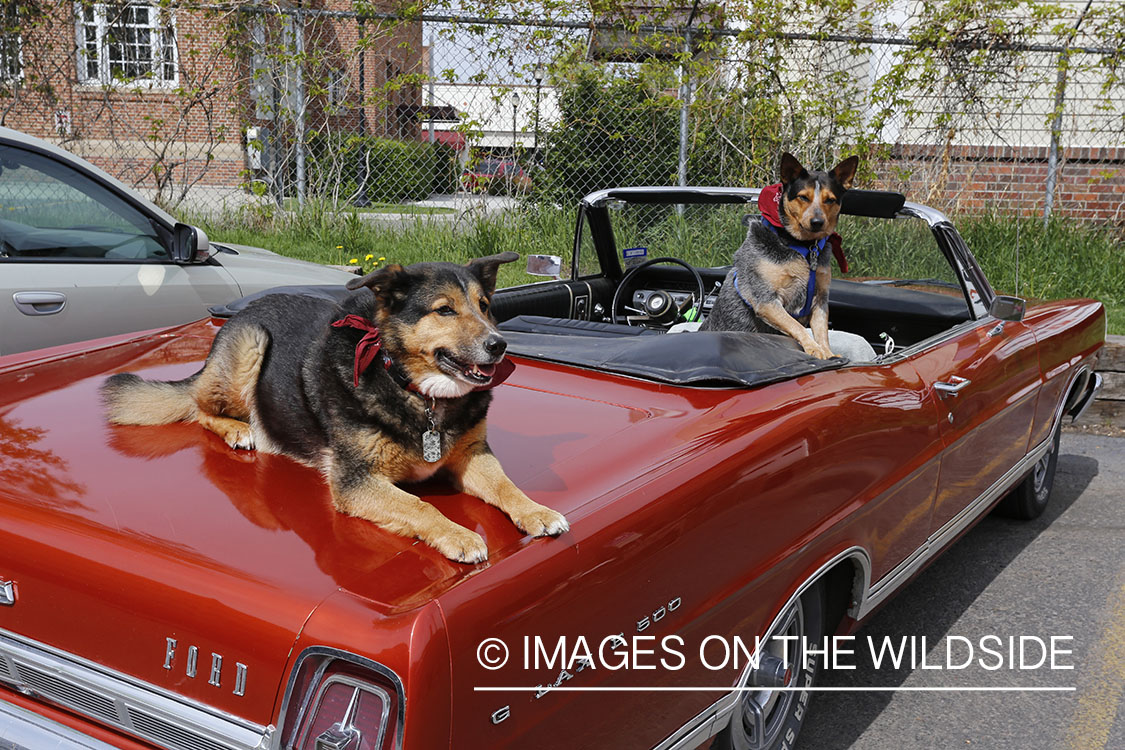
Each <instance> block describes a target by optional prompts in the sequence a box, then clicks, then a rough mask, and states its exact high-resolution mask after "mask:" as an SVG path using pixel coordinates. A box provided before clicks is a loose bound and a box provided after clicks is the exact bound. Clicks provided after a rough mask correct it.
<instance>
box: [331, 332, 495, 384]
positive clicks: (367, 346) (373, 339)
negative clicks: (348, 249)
mask: <svg viewBox="0 0 1125 750" xmlns="http://www.w3.org/2000/svg"><path fill="white" fill-rule="evenodd" d="M332 327H333V328H355V329H356V330H357V331H364V334H363V338H361V339H360V340H359V343H358V344H356V345H355V365H354V367H353V372H354V375H355V378H354V385H355V387H356V388H358V387H359V376H360V375H362V374H363V372H364V371H365V370H366V369H367V368H368V367H369V366H370V365H371V363H372V362H373V361H374V360H375V355H377V354H379V352H380V350H381V349H382V348H383V342H382V340H380V338H379V329H378V328H376V327H375V326H374V325H372V324H371V323H370V322H369V321H368V320H366V319H365V318H361V317H360V316H358V315H345V316H344V317H343V318H341V319H340V320H336V321H333V322H332ZM392 364H393V363H392V361H391V358H390V357H388V356H387V353H386V352H383V368H384V369H386V370H390V369H391V365H392ZM515 369H516V363H515V362H513V361H512V360H510V359H508V358H507V357H504V359H502V360H500V361H499V362H497V363H496V370H495V371H494V372H493V373H492V380H490V381H489V382H488V384H487V385H478V386H477V387H476V388H474V389H473V390H474V391H487V390H488V389H490V388H495V387H496V386H498V385H500V384H501V383H503V382H504V381H505V380H507V379H508V377H509V376H511V374H512V372H513V371H514V370H515ZM403 387H404V388H406V389H407V390H410V391H415V392H417V390H418V389H417V388H416V387H415V386H414V384H413V383H410V382H407V384H406V385H405V386H403Z"/></svg>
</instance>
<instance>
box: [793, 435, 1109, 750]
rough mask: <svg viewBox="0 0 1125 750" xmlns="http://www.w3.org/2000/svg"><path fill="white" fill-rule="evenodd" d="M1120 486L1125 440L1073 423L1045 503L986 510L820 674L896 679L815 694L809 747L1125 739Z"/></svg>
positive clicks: (832, 749)
mask: <svg viewBox="0 0 1125 750" xmlns="http://www.w3.org/2000/svg"><path fill="white" fill-rule="evenodd" d="M1123 496H1125V438H1120V437H1103V436H1099V435H1091V434H1078V433H1064V434H1063V438H1062V444H1061V449H1060V454H1059V462H1058V470H1057V473H1056V476H1055V487H1054V492H1053V494H1052V497H1051V503H1050V505H1049V506H1048V509H1047V511H1046V513H1045V514H1044V515H1043V516H1042V517H1041V518H1039V519H1037V520H1035V521H1025V522H1020V521H1012V520H1009V519H1004V518H998V517H995V516H988V517H986V518H984V519H983V520H982V521H981V522H980V523H979V524H978V525H977V526H976V527H975V528H974V529H973V530H972V531H970V532H969V533H968V534H966V535H965V536H964V537H962V538H961V539H960V540H959V541H958V542H956V543H955V544H954V546H953V547H951V548H950V549H948V550H946V552H945V553H944V554H943V555H942V556H941V557H940V558H939V559H938V560H937V561H936V562H934V564H933V565H931V566H930V567H929V568H928V569H927V570H925V571H924V572H923V573H922V574H921V575H920V576H918V577H917V578H916V579H915V580H914V581H913V582H912V583H910V584H909V585H908V586H907V587H906V588H904V589H903V590H902V591H901V592H900V593H899V594H898V595H897V596H896V597H894V598H893V599H892V600H891V601H890V603H888V604H887V605H886V606H885V607H884V608H883V609H882V610H880V611H879V612H877V613H876V614H875V616H874V617H873V618H872V619H871V620H870V621H869V622H868V623H867V624H866V625H865V626H864V627H863V628H862V629H861V630H860V631H858V632H857V633H856V634H855V639H854V641H852V642H850V644H845V646H846V647H851V648H854V650H855V651H856V653H855V654H854V655H851V656H848V655H844V656H842V657H838V661H839V663H840V664H841V665H842V666H855V667H856V668H855V669H852V670H837V671H834V672H831V673H825V674H824V676H823V679H822V680H821V681H820V684H821V685H823V686H830V687H856V686H863V687H872V686H874V687H883V688H888V687H889V688H895V689H896V690H894V691H892V692H825V693H817V694H816V695H814V696H813V699H812V702H811V706H810V713H809V716H808V719H807V720H806V723H805V726H804V729H803V730H802V732H801V735H800V737H799V739H798V742H797V750H836V749H837V748H839V749H840V750H843V749H844V748H851V749H852V750H868V749H875V748H878V749H879V750H886V749H887V748H896V749H897V748H911V750H924V749H925V748H943V749H944V748H973V747H976V748H989V749H991V748H997V749H1006V748H1018V749H1019V750H1039V749H1043V750H1048V749H1049V750H1103V749H1105V750H1110V749H1112V750H1123V749H1125V700H1123V693H1125V503H1123V502H1122V498H1123ZM1052 636H1053V637H1054V638H1055V640H1054V642H1053V644H1052V641H1051V638H1052ZM922 637H925V639H926V642H925V646H924V647H923V646H922V641H921V639H922ZM1021 637H1022V640H1021ZM904 639H905V640H904ZM1040 643H1041V644H1043V645H1042V646H1040V645H1039V644H1040ZM872 644H873V645H874V646H875V648H876V651H877V652H878V650H879V649H881V648H885V647H886V646H887V645H891V646H893V647H894V649H895V650H896V651H897V650H900V649H901V650H902V653H903V657H902V661H901V662H900V664H899V667H898V668H894V666H893V665H891V664H890V663H889V662H888V661H887V660H886V659H887V658H888V657H889V653H890V652H886V651H884V652H883V653H884V661H883V662H882V664H881V665H880V668H878V669H876V668H875V667H874V664H873V659H872V657H871V656H870V653H871V645H872ZM1021 644H1022V645H1023V647H1024V656H1023V661H1022V663H1021V661H1020V653H1019V649H1020V645H1021ZM1052 646H1053V647H1054V655H1055V667H1056V668H1055V669H1052V668H1051V664H1050V661H1049V658H1048V659H1047V660H1045V661H1044V663H1043V664H1042V665H1039V666H1037V665H1036V662H1038V661H1040V660H1041V659H1043V657H1044V656H1045V652H1049V650H1050V649H1051V648H1052ZM1010 647H1014V651H1010V650H1009V649H1010ZM970 649H971V651H970ZM911 651H913V652H914V653H915V654H917V655H916V657H915V664H914V665H913V667H911V665H910V664H909V656H908V654H909V653H911ZM1067 651H1069V652H1070V653H1065V652H1067ZM990 652H991V653H990ZM921 654H925V657H926V658H925V665H926V667H925V668H923V666H922V660H921V658H920V655H921ZM993 654H995V655H993ZM1013 657H1014V658H1013ZM962 664H967V666H965V667H964V668H954V667H960V666H961V665H962ZM1065 666H1071V667H1073V668H1072V669H1064V668H1063V667H1065ZM934 667H941V668H934ZM998 687H999V688H1004V689H1005V690H1006V692H984V691H980V690H979V689H980V688H998ZM902 688H907V689H910V690H902ZM917 688H940V689H941V690H937V691H930V690H917ZM948 688H957V690H949V689H948ZM961 688H973V689H975V691H965V690H961ZM1028 688H1035V689H1039V691H1031V690H1027V689H1028ZM1055 688H1065V689H1066V690H1061V691H1056V690H1055ZM1070 688H1073V690H1070ZM1043 689H1050V690H1043Z"/></svg>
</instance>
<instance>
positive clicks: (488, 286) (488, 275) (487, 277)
mask: <svg viewBox="0 0 1125 750" xmlns="http://www.w3.org/2000/svg"><path fill="white" fill-rule="evenodd" d="M519 259H520V254H519V253H513V252H512V251H510V250H509V251H508V252H504V253H497V254H496V255H489V256H488V257H487V258H474V259H473V260H470V261H469V263H468V267H469V270H470V271H472V272H473V273H474V274H475V275H476V277H477V278H478V279H480V285H481V286H482V287H484V293H485V294H487V295H488V296H490V297H491V296H492V293H493V292H494V291H496V274H497V273H498V272H499V270H500V264H501V263H511V262H512V261H516V260H519Z"/></svg>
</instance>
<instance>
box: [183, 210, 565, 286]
mask: <svg viewBox="0 0 1125 750" xmlns="http://www.w3.org/2000/svg"><path fill="white" fill-rule="evenodd" d="M190 220H191V221H193V222H194V223H196V224H197V225H199V226H202V227H203V228H204V230H205V231H206V232H207V236H208V237H210V238H212V239H214V240H216V241H218V242H231V243H236V244H243V245H257V246H259V247H264V248H267V249H269V250H272V251H274V252H276V253H280V254H281V255H286V256H289V257H291V258H299V259H301V260H307V261H312V262H314V263H326V264H331V265H349V261H350V260H352V259H353V258H354V259H356V260H357V261H359V263H358V265H361V266H362V267H363V268H364V270H366V271H369V270H371V268H372V267H373V264H374V263H375V262H378V259H379V258H384V259H385V260H384V261H382V265H386V264H388V263H401V264H402V265H410V264H411V263H418V262H422V261H449V262H453V263H467V262H468V261H470V260H472V259H473V258H479V257H482V256H485V255H493V254H495V253H500V252H504V251H507V250H512V251H515V252H517V253H519V254H520V257H521V260H520V261H518V262H516V263H509V264H506V265H503V266H501V267H500V278H499V281H498V283H499V285H500V286H515V285H518V284H526V283H529V282H532V281H541V280H542V278H541V277H536V276H529V275H528V274H527V273H526V271H525V263H524V262H523V261H522V258H524V257H526V256H527V255H529V254H533V253H541V254H546V255H561V256H563V258H564V268H566V269H569V262H570V255H571V248H572V247H573V244H574V216H573V215H572V213H570V212H565V211H558V210H557V209H548V210H537V209H535V208H528V209H526V210H523V211H521V212H519V213H518V214H515V215H504V216H500V217H494V218H485V217H474V216H471V215H468V214H466V215H464V216H461V217H460V218H458V219H457V220H456V221H455V222H440V223H438V222H431V221H426V220H425V219H424V218H422V217H418V218H417V219H416V220H415V221H413V222H404V223H403V225H402V226H401V227H395V228H393V229H392V228H389V227H387V226H385V225H378V224H368V223H367V222H365V221H363V219H360V218H359V217H358V216H353V215H350V214H346V215H342V216H341V215H339V214H333V213H331V212H329V211H321V212H314V211H305V212H302V213H300V214H286V213H282V212H276V213H263V212H258V211H243V212H241V213H240V214H238V215H235V216H226V217H223V218H221V219H218V220H216V219H214V218H208V217H193V218H191V219H190ZM368 255H370V256H372V259H371V260H366V258H367V256H368Z"/></svg>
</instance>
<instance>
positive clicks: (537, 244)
mask: <svg viewBox="0 0 1125 750" xmlns="http://www.w3.org/2000/svg"><path fill="white" fill-rule="evenodd" d="M632 208H633V207H631V206H630V207H627V208H626V209H623V210H622V212H620V213H615V214H614V217H613V219H614V221H615V222H616V225H617V226H618V228H619V231H618V239H617V241H618V244H619V246H620V247H633V246H636V245H644V246H646V247H648V248H649V257H655V256H657V255H673V256H678V257H682V258H684V259H685V260H688V261H690V262H693V263H696V264H698V265H720V264H723V263H727V262H729V257H730V254H731V253H733V252H734V250H735V249H736V248H737V243H738V242H739V241H740V238H741V236H742V234H743V232H744V230H743V229H742V228H741V225H740V224H739V222H738V216H736V215H735V214H737V213H740V212H741V210H742V209H741V207H724V214H723V216H722V218H720V219H718V220H715V219H712V218H704V217H703V216H702V215H700V216H699V217H696V216H695V215H694V214H692V213H691V212H690V211H691V210H692V209H690V208H689V213H686V214H685V215H683V216H680V215H677V214H676V213H675V212H674V211H669V210H663V211H660V212H653V211H651V210H650V209H646V210H647V211H648V213H647V214H645V213H638V214H637V215H629V213H628V212H629V211H630V210H632ZM736 209H737V210H736ZM716 216H718V214H716ZM194 220H195V221H196V223H198V224H201V225H202V226H203V227H204V229H205V230H206V231H207V234H208V236H210V237H211V238H213V239H215V240H217V241H226V242H234V243H241V244H247V245H258V246H261V247H265V248H268V249H270V250H273V251H274V252H278V253H281V254H282V255H288V256H291V257H294V258H301V259H303V260H310V261H314V262H317V263H329V264H337V265H340V264H347V263H348V261H349V260H351V259H352V258H355V259H357V260H358V261H360V265H363V266H364V268H365V269H366V270H370V269H371V267H372V263H373V262H375V261H376V260H377V259H378V258H385V261H383V263H384V264H385V263H401V264H403V265H408V264H410V263H416V262H419V261H426V260H444V261H452V262H455V263H464V262H467V261H469V260H470V259H472V258H476V257H480V256H484V255H491V254H493V253H499V252H503V251H505V250H513V251H515V252H517V253H519V254H520V255H521V256H526V255H528V254H531V253H543V254H549V255H561V256H562V257H563V259H564V261H563V267H564V271H566V270H567V269H569V267H570V256H571V253H572V248H573V235H574V220H575V214H574V211H573V209H568V210H559V209H556V208H551V207H540V206H533V205H532V206H526V207H525V208H524V209H523V210H521V211H519V212H516V213H511V214H503V215H496V216H491V217H481V216H472V215H465V216H462V217H460V218H458V219H457V220H456V221H454V222H441V223H437V222H428V221H426V220H425V219H424V218H423V217H421V216H419V217H417V219H416V220H415V221H414V222H413V223H406V224H405V225H404V226H403V227H402V228H396V229H393V230H392V229H389V228H388V227H386V226H380V225H372V224H368V223H366V222H364V221H363V220H362V219H361V218H359V217H358V216H356V215H351V214H344V215H341V214H335V213H333V212H331V211H325V210H319V211H318V210H315V209H314V210H309V209H306V210H305V211H303V212H300V213H285V212H276V213H271V212H268V211H265V212H263V211H261V210H246V211H243V212H241V213H239V214H238V215H232V216H227V217H224V218H222V219H218V220H215V219H207V218H200V217H195V219H194ZM954 223H955V224H956V225H957V227H958V229H959V230H960V232H961V234H962V236H963V237H964V238H965V240H966V242H968V244H969V247H970V248H971V249H972V251H973V254H974V255H975V256H976V258H977V260H978V261H979V262H980V264H981V266H982V267H983V268H984V271H985V273H986V274H987V276H988V278H989V280H990V281H991V283H992V285H993V287H995V288H996V290H997V291H1000V292H1003V293H1008V294H1016V295H1018V296H1021V297H1024V298H1027V299H1030V300H1049V299H1061V298H1068V297H1091V298H1094V299H1098V300H1101V302H1102V303H1103V304H1105V306H1106V310H1107V312H1108V314H1109V321H1110V332H1111V333H1118V334H1125V257H1123V254H1125V237H1123V235H1122V234H1121V232H1120V230H1115V229H1114V228H1112V227H1105V226H1101V227H1099V226H1091V225H1083V224H1079V223H1075V222H1070V221H1064V220H1060V219H1052V220H1051V221H1050V222H1048V224H1047V225H1046V226H1044V224H1043V222H1042V220H1041V219H1015V218H1011V217H1005V216H960V217H957V218H956V219H955V220H954ZM921 229H922V231H920V230H919V224H918V222H917V221H913V220H911V221H895V222H888V221H882V220H878V221H876V220H863V219H859V218H857V217H847V218H846V219H844V220H842V221H841V224H840V231H841V234H842V235H843V236H844V247H845V251H846V253H847V255H848V258H849V261H850V262H851V265H852V272H851V274H849V275H850V276H856V277H868V276H891V277H895V278H906V277H909V278H932V277H934V276H938V277H939V278H940V277H943V276H944V277H949V271H948V268H947V267H945V268H943V264H942V263H941V262H940V259H939V258H937V257H936V250H935V249H934V245H933V240H932V238H930V237H929V233H928V230H925V228H924V227H922V228H921ZM584 244H585V246H588V245H589V243H584ZM368 255H371V256H373V259H372V261H365V260H364V259H365V258H366V256H368ZM935 261H938V262H937V263H936V264H935ZM586 266H587V264H583V267H586ZM943 270H944V274H943V273H941V272H942V271H943ZM837 275H839V273H838V271H837ZM536 280H539V279H538V278H537V277H532V276H528V275H527V274H526V273H525V271H524V263H523V262H522V261H520V262H517V263H511V264H508V265H505V266H502V267H501V273H500V281H499V283H500V285H501V286H513V285H516V284H524V283H528V282H530V281H536Z"/></svg>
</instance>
